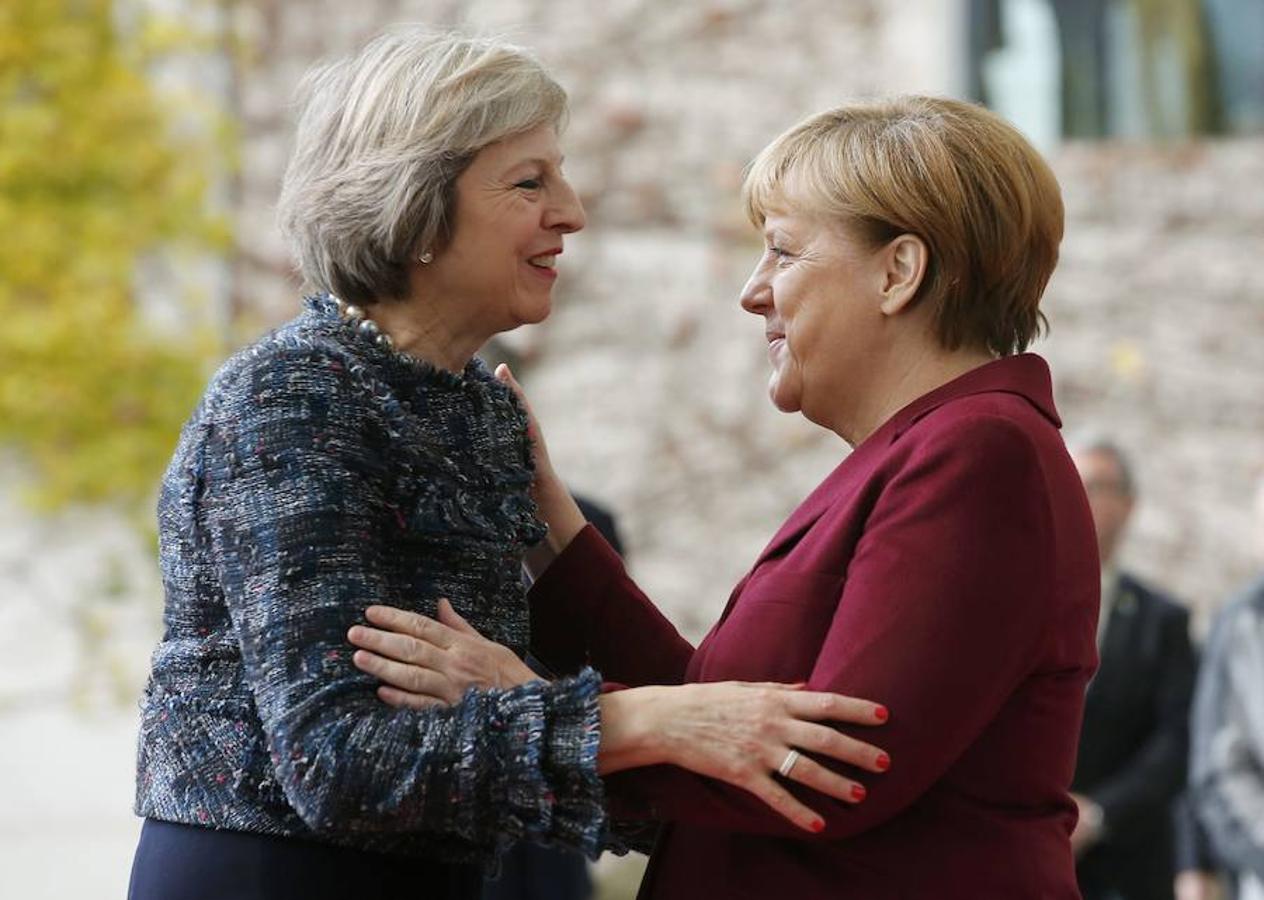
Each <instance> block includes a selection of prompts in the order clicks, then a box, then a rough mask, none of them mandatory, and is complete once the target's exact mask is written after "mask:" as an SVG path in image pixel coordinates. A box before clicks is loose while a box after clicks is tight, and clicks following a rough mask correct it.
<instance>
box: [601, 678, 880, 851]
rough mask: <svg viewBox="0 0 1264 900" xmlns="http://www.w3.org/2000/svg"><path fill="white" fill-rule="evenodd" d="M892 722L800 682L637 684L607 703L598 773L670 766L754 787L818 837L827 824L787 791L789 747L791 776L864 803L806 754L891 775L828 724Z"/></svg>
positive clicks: (853, 785) (867, 706) (847, 782)
mask: <svg viewBox="0 0 1264 900" xmlns="http://www.w3.org/2000/svg"><path fill="white" fill-rule="evenodd" d="M886 719H887V712H886V709H885V708H884V707H881V706H879V705H878V704H875V703H870V702H868V701H867V700H856V699H853V698H851V697H842V696H839V695H837V694H826V693H817V692H813V691H805V690H803V689H802V686H801V685H785V684H772V683H764V684H760V683H749V682H735V681H729V682H713V683H706V684H684V685H670V686H660V687H643V688H633V689H630V690H626V691H616V692H613V693H609V694H606V695H605V696H603V697H602V725H603V730H602V735H601V748H600V751H599V756H598V769H599V771H600V772H601V773H602V774H603V775H604V774H608V773H611V772H617V771H620V770H622V769H629V768H634V767H637V766H645V765H655V764H659V763H670V764H672V765H676V766H680V767H681V768H684V769H689V770H690V771H692V772H696V773H698V774H699V775H705V776H708V777H710V778H715V779H717V780H720V781H725V782H728V783H729V784H732V785H734V786H736V787H740V788H742V789H743V790H747V791H749V792H750V793H752V794H754V795H755V796H756V797H758V798H759V799H761V800H763V801H764V802H765V803H767V804H768V806H769V807H771V808H772V809H773V810H775V811H776V812H777V813H779V814H781V815H783V816H785V817H786V818H787V819H789V820H790V821H791V822H793V823H794V824H795V825H797V826H799V827H800V828H802V829H804V830H805V831H811V832H820V831H822V830H823V829H824V828H825V821H824V819H822V818H821V816H820V815H818V814H817V813H816V812H814V811H813V810H812V809H810V808H809V807H807V806H806V805H804V804H803V803H801V802H800V801H799V800H798V799H796V798H795V797H794V795H793V794H791V793H790V791H788V790H787V789H786V788H785V786H784V785H783V783H782V780H781V778H782V776H780V775H778V774H777V770H778V769H779V768H780V767H781V765H782V763H783V762H784V761H785V759H786V755H787V754H788V753H789V752H790V751H791V750H792V749H795V750H799V751H802V754H803V755H801V756H800V757H799V758H798V760H797V761H796V762H795V763H794V766H793V767H792V768H791V769H790V771H789V773H788V774H787V775H786V776H785V778H786V779H788V780H791V781H797V782H799V783H800V784H803V785H805V786H807V787H810V788H814V789H815V790H817V791H820V792H821V793H823V794H827V795H829V796H831V797H834V798H836V799H839V800H842V801H844V802H847V803H859V802H861V801H862V800H864V798H865V789H864V787H863V786H862V785H860V784H859V783H857V782H855V781H852V780H851V779H849V778H845V777H844V776H842V775H839V774H838V773H836V772H834V771H832V770H830V769H828V768H826V767H825V766H823V765H821V764H820V763H818V762H816V761H815V760H814V759H811V758H810V757H809V755H808V754H812V755H816V756H821V757H830V758H832V759H835V760H838V761H839V762H843V763H848V764H850V765H853V766H857V767H859V768H862V769H865V770H867V771H870V772H876V773H881V772H885V771H887V769H889V768H890V767H891V760H890V757H888V756H887V754H886V753H884V752H882V750H880V749H879V748H877V747H875V746H873V745H872V744H868V743H865V742H863V741H858V740H856V739H854V738H851V737H848V736H846V735H843V734H840V733H839V732H838V731H836V730H834V729H833V728H831V727H830V726H829V725H826V724H822V723H824V722H830V721H833V722H849V723H854V724H860V725H881V724H882V723H883V722H885V721H886Z"/></svg>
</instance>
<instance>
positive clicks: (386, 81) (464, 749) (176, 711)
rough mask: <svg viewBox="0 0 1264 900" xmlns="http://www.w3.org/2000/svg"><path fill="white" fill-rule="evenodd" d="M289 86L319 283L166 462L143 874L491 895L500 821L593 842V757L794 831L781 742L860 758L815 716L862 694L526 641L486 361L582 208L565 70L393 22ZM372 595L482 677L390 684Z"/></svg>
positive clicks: (513, 834) (605, 833) (539, 288)
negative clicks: (364, 644)
mask: <svg viewBox="0 0 1264 900" xmlns="http://www.w3.org/2000/svg"><path fill="white" fill-rule="evenodd" d="M302 98H303V99H302V114H301V117H300V120H299V124H298V130H297V136H296V140H295V148H294V153H293V158H292V159H291V162H290V166H289V169H288V170H287V172H286V176H285V183H284V187H283V189H282V194H281V203H280V218H281V224H282V226H283V229H284V231H285V232H286V234H287V235H288V237H289V239H290V242H291V244H292V245H293V248H294V251H295V255H296V257H297V258H298V261H299V265H300V269H301V271H302V274H303V276H304V277H305V279H306V280H307V281H308V283H309V284H310V286H311V288H312V294H311V296H309V297H308V298H307V300H306V301H305V305H304V309H303V311H302V312H301V314H300V315H299V316H298V317H297V318H295V319H294V320H292V321H291V322H289V323H287V324H285V325H283V326H282V327H281V328H279V329H278V330H276V331H274V332H273V333H271V334H269V335H267V336H266V337H264V338H262V339H260V340H259V341H257V342H256V343H255V344H253V345H252V346H251V347H249V348H247V349H245V350H243V351H242V352H241V353H238V354H237V355H235V356H234V357H233V358H232V359H230V360H229V361H228V362H227V363H225V364H224V366H223V367H222V368H221V369H220V371H219V372H218V373H217V374H216V375H215V376H214V378H213V379H212V381H211V383H210V386H209V387H208V388H207V391H206V394H205V395H204V397H203V398H202V402H201V403H200V404H199V405H198V407H197V409H196V410H195V411H194V413H193V415H192V418H191V419H190V420H189V422H188V423H187V424H186V426H185V428H184V430H183V432H182V434H181V437H180V442H179V445H178V446H177V448H176V451H175V455H174V457H173V459H172V461H171V464H170V467H169V468H168V470H167V473H166V476H165V477H164V479H163V483H162V491H161V497H160V500H159V506H158V522H159V532H160V543H161V566H162V574H163V582H164V587H165V592H166V600H165V604H166V605H165V614H164V620H165V626H166V628H165V633H164V634H163V637H162V640H161V642H160V643H159V645H158V647H157V649H156V651H155V653H154V656H153V662H152V670H151V675H150V679H149V683H148V686H147V689H146V692H145V697H144V700H143V702H142V713H141V728H140V742H139V744H140V746H139V755H138V775H137V794H136V808H137V811H138V813H139V814H140V815H142V816H144V817H145V822H144V825H143V827H142V832H141V838H140V843H139V846H138V848H137V852H136V858H135V863H134V866H133V873H132V883H131V891H130V895H131V897H133V898H135V900H151V898H160V897H161V898H171V897H180V898H182V900H198V898H211V897H215V898H225V897H231V898H234V900H250V898H260V900H262V898H270V900H279V898H296V900H322V898H335V897H337V898H345V897H404V896H408V897H425V898H472V897H477V896H479V894H480V891H481V874H482V872H481V865H480V864H481V863H484V862H487V861H490V860H492V859H493V858H494V857H495V856H496V854H497V853H498V852H499V851H500V850H501V849H502V848H503V847H504V846H505V844H506V843H507V842H509V841H511V840H514V839H517V838H528V839H533V840H538V841H542V842H549V843H553V844H557V845H560V846H564V847H571V848H575V849H578V850H580V851H583V852H584V853H586V854H588V855H590V856H595V855H596V854H597V853H598V852H600V850H601V848H602V847H603V846H605V845H606V844H607V843H608V842H609V841H610V840H611V838H610V825H609V820H608V817H607V814H606V810H605V807H604V803H603V800H604V790H603V786H602V780H601V777H600V776H601V775H602V774H605V773H609V772H613V771H617V770H619V769H622V768H627V767H629V766H636V765H640V766H644V765H652V764H656V763H670V764H674V765H680V766H684V767H686V768H689V769H691V770H693V771H697V772H703V773H710V774H713V775H717V776H719V777H721V778H724V779H726V780H727V781H729V782H731V783H733V784H738V785H742V786H743V787H744V788H747V789H749V790H751V791H753V792H755V793H756V794H758V796H760V797H761V798H763V799H764V800H767V801H769V802H776V803H778V810H779V813H781V814H784V815H786V816H787V817H790V818H792V819H794V820H795V821H796V822H798V823H799V824H800V825H802V826H803V827H806V826H807V824H809V821H810V817H811V813H810V812H809V811H808V810H807V809H806V808H805V807H803V806H802V805H801V804H799V803H798V802H797V801H792V800H790V798H789V795H788V794H787V793H786V792H785V790H784V788H783V787H782V786H780V785H779V784H777V783H776V782H775V781H774V779H773V778H772V769H773V768H775V762H770V761H774V760H776V759H778V758H779V757H780V756H781V755H784V753H785V751H786V749H787V747H788V742H789V740H790V739H791V737H792V736H793V738H794V739H795V740H798V741H800V742H805V745H806V746H810V747H812V748H814V749H817V750H819V751H820V752H822V753H825V754H827V755H830V756H833V757H835V758H836V759H838V760H840V761H842V762H846V763H851V764H855V765H861V766H869V767H872V766H873V765H874V761H875V760H876V759H877V757H878V753H879V751H878V750H877V749H876V748H874V747H871V746H869V745H868V744H865V743H863V742H861V741H855V740H847V741H841V740H839V738H838V735H837V734H836V733H835V732H834V731H833V730H832V729H831V728H829V727H828V726H826V725H822V724H818V722H820V721H821V720H843V721H850V722H854V723H872V724H876V723H877V722H878V721H879V719H878V715H877V712H876V710H877V707H876V706H875V705H874V704H872V703H867V702H862V701H858V700H849V699H848V698H845V697H839V696H835V695H832V694H824V693H819V694H818V693H812V692H806V691H802V690H796V689H792V688H788V687H781V686H778V685H756V686H751V685H743V684H724V685H687V686H679V687H673V688H669V689H666V690H663V689H656V688H640V689H631V690H625V691H619V692H614V693H609V694H606V695H603V694H602V691H601V685H602V681H601V678H600V676H599V675H598V674H597V672H595V671H594V670H593V669H591V668H588V667H581V668H578V669H576V670H575V671H574V672H573V673H571V675H570V676H569V677H565V678H561V679H558V680H556V681H551V682H550V681H545V680H542V679H537V678H535V677H534V676H533V675H532V673H531V671H530V670H529V669H528V668H527V667H526V665H525V664H524V663H523V661H522V659H521V658H520V657H521V655H522V654H524V653H525V651H526V649H527V647H528V639H529V629H528V625H529V621H528V620H529V615H528V609H527V605H526V603H525V599H524V588H523V584H522V577H521V563H522V559H523V555H524V553H525V551H526V550H527V549H528V548H530V547H532V546H533V545H535V544H537V543H538V542H539V541H540V540H541V538H542V537H543V536H544V532H545V529H544V526H543V525H542V524H541V522H540V521H539V519H538V518H537V513H536V506H535V503H534V501H533V499H532V497H531V493H530V486H531V482H532V456H531V444H530V441H529V439H528V435H527V419H526V416H525V413H524V410H523V408H522V406H521V405H520V404H519V403H518V401H517V400H516V399H515V396H514V394H513V393H512V392H511V390H510V388H509V387H507V386H506V385H505V384H504V383H502V381H501V380H498V379H497V378H495V377H493V376H492V375H491V373H489V372H488V371H487V370H486V369H485V368H484V367H483V365H482V364H481V363H480V362H479V361H478V360H477V358H476V357H475V355H474V354H475V351H476V350H478V349H479V348H480V347H481V346H482V345H483V344H484V343H485V342H486V341H487V340H488V339H489V338H490V337H492V336H493V335H495V334H497V333H499V332H502V331H507V330H509V329H512V328H515V327H517V326H518V325H520V324H524V323H530V322H538V321H540V320H541V319H543V318H544V317H545V316H547V315H548V313H549V309H550V302H551V290H552V286H553V282H554V280H555V279H556V278H557V271H556V268H555V262H556V260H557V257H558V256H559V254H561V253H562V249H563V241H564V237H565V235H567V234H570V233H572V232H575V231H578V230H579V229H580V228H582V227H583V226H584V211H583V208H582V206H581V205H580V202H579V199H578V198H577V196H576V194H575V192H574V190H573V189H572V188H571V186H570V184H569V183H568V182H567V180H566V178H565V176H564V175H563V174H562V169H561V166H562V157H561V151H560V149H559V146H558V131H559V128H560V127H561V125H562V122H563V119H564V117H565V112H566V96H565V94H564V92H563V90H562V88H561V87H560V86H559V85H558V84H557V82H555V81H554V80H553V79H552V78H551V77H550V76H549V74H548V73H547V72H546V71H545V70H544V69H543V68H542V67H541V66H540V64H539V63H538V62H537V61H536V60H535V59H533V58H532V57H531V56H530V55H529V54H527V53H526V52H524V51H522V50H521V49H519V48H517V47H513V46H511V45H508V44H505V43H502V42H499V41H494V40H476V39H470V38H465V37H460V36H457V35H451V34H442V33H431V32H427V31H425V30H422V29H417V28H405V29H400V30H397V31H394V32H391V33H389V34H386V35H383V36H382V37H380V38H378V39H376V40H374V41H373V42H372V43H370V44H369V45H368V46H367V47H366V48H365V49H364V50H362V51H361V52H360V53H358V54H355V55H353V56H350V57H348V58H346V59H343V60H339V61H337V62H333V63H331V64H329V65H325V66H322V67H319V68H317V69H316V70H315V71H313V72H312V73H311V74H310V75H309V76H308V78H307V79H306V81H305V82H304V85H303V88H302ZM440 597H444V598H449V601H448V602H445V603H444V604H443V605H442V606H438V605H437V601H438V598H440ZM373 603H393V604H398V605H400V606H403V607H405V608H406V609H407V610H409V611H410V612H414V613H426V614H429V615H431V616H433V615H436V614H438V613H439V611H440V610H442V614H443V615H444V617H445V619H446V620H447V621H450V622H454V623H459V624H461V626H462V627H463V628H465V629H466V631H463V632H462V634H463V635H464V636H466V637H467V638H468V637H469V633H470V632H472V631H473V629H475V628H476V629H477V630H478V631H481V632H482V633H484V634H486V635H487V636H488V639H486V640H482V639H480V640H481V644H475V646H477V647H480V648H482V649H488V648H491V649H490V652H489V653H488V655H487V658H488V659H490V660H492V661H493V665H494V668H495V671H494V672H490V673H489V674H488V675H487V678H486V679H485V680H484V681H482V682H480V683H479V684H477V685H476V687H478V688H479V689H478V690H471V691H468V692H467V691H462V692H461V694H460V695H449V696H448V699H449V700H450V701H451V702H452V705H451V706H450V707H444V708H440V707H430V708H426V709H420V710H418V709H409V708H397V707H393V706H391V705H389V704H388V703H386V702H383V699H386V700H390V699H392V694H391V693H390V691H388V690H386V689H381V688H380V683H379V681H378V680H377V678H375V677H373V676H372V675H369V674H366V673H365V672H363V671H361V670H360V669H357V668H356V666H355V665H353V663H352V652H351V648H350V646H349V645H348V644H347V633H348V630H349V629H350V630H351V632H352V634H355V633H356V629H355V626H356V623H357V622H360V621H363V620H362V615H363V612H364V609H365V607H366V606H368V605H370V604H373ZM458 611H459V616H458ZM461 617H463V618H461ZM466 622H468V624H464V623H466ZM492 641H495V642H497V643H495V644H493V643H492ZM379 690H380V691H381V696H379ZM798 778H799V780H800V781H802V782H803V783H805V784H811V785H813V786H814V787H817V788H819V789H821V790H824V791H826V792H827V793H829V794H830V795H832V796H838V797H847V796H850V794H849V791H850V789H851V788H852V785H853V782H852V781H851V780H849V779H844V778H842V777H840V776H837V775H835V774H833V773H826V772H824V770H822V771H821V772H814V771H808V770H806V769H805V770H804V771H803V772H801V773H800V774H799V775H798Z"/></svg>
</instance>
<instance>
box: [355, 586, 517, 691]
mask: <svg viewBox="0 0 1264 900" xmlns="http://www.w3.org/2000/svg"><path fill="white" fill-rule="evenodd" d="M365 618H367V619H368V620H369V621H370V622H371V623H373V624H374V625H376V626H377V627H376V628H368V627H365V626H363V625H356V626H353V627H352V628H351V630H350V631H348V632H347V639H348V640H350V641H351V643H352V644H354V645H355V646H357V647H359V648H360V649H359V650H357V651H356V652H355V654H354V655H353V656H352V662H353V663H354V664H355V666H356V668H358V669H360V670H361V671H364V672H368V673H369V674H370V675H374V676H376V677H378V678H380V679H381V680H382V681H383V682H385V684H383V686H382V687H380V688H378V691H377V694H378V697H380V698H381V699H382V700H383V701H384V702H386V703H388V704H390V705H391V706H406V707H409V708H412V709H422V708H424V707H427V706H433V705H435V704H438V703H446V704H453V703H456V702H457V701H458V700H460V699H461V697H462V696H463V695H464V694H465V692H466V690H468V689H469V688H480V689H488V688H493V689H500V690H504V689H506V688H512V687H517V686H518V685H520V684H525V683H527V682H528V681H534V680H536V679H537V678H538V676H537V675H536V674H535V673H534V672H532V671H531V669H530V668H528V666H527V664H526V663H524V662H523V661H522V660H520V659H519V658H518V657H517V656H516V655H515V654H514V652H513V651H512V650H510V649H509V648H508V647H502V646H501V645H500V644H497V643H496V642H494V641H489V640H487V639H486V638H485V637H483V636H482V635H481V634H479V633H478V631H476V630H475V629H474V627H473V626H472V625H470V624H469V623H468V622H466V621H465V620H464V619H463V618H461V616H460V615H458V614H457V612H456V610H454V609H453V608H452V604H451V603H449V602H448V600H447V598H446V597H445V598H442V599H440V600H439V619H438V621H436V620H434V619H431V618H428V617H426V616H421V615H417V614H416V613H411V612H405V611H403V610H400V609H395V608H394V607H390V606H370V607H369V608H368V609H367V610H366V611H365Z"/></svg>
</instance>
